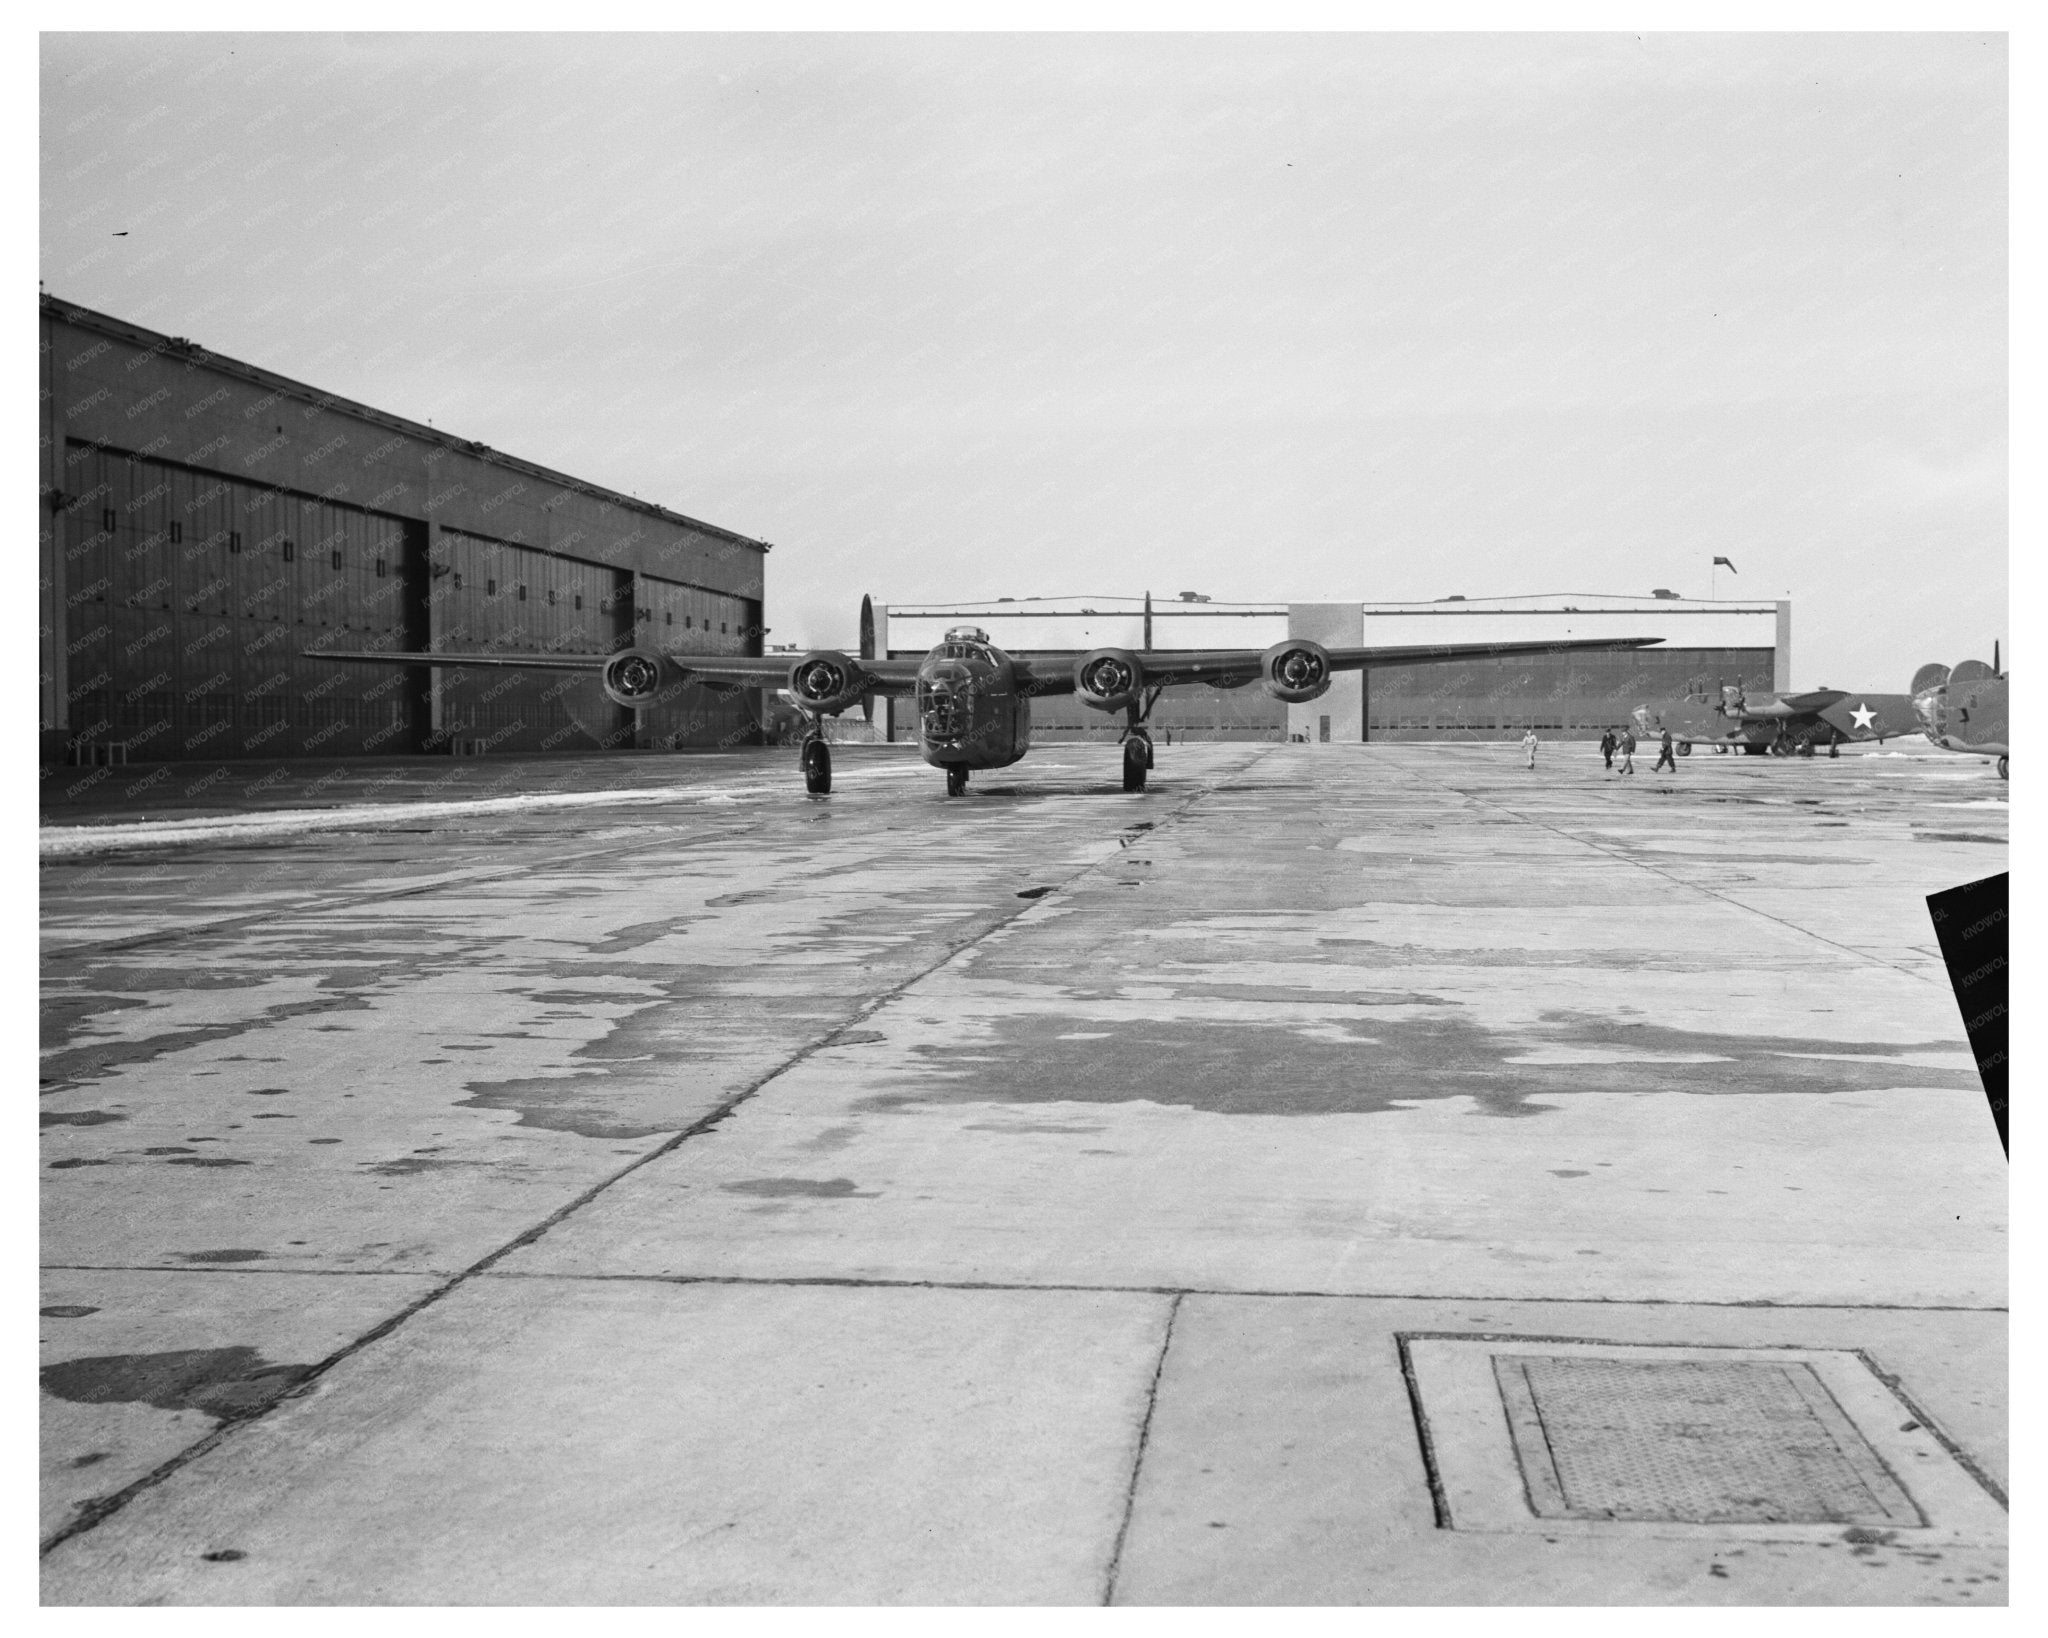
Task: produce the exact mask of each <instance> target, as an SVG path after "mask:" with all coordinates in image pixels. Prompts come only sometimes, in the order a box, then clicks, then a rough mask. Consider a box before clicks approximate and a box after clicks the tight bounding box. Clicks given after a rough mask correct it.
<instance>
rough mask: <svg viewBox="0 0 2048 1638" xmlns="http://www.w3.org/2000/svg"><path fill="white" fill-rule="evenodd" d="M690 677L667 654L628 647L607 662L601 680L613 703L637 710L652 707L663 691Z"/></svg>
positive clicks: (600, 674) (601, 673) (600, 675)
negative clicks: (647, 706)
mask: <svg viewBox="0 0 2048 1638" xmlns="http://www.w3.org/2000/svg"><path fill="white" fill-rule="evenodd" d="M688 675H689V673H688V672H686V671H684V670H683V668H682V667H681V666H679V665H677V664H676V663H675V661H673V660H671V659H670V658H669V657H668V656H667V655H665V654H656V653H655V652H653V651H652V650H651V649H645V648H628V649H623V650H621V651H620V652H619V653H617V654H614V655H613V656H612V657H611V658H610V659H609V660H607V661H605V664H604V670H603V671H602V672H600V673H599V680H600V681H601V682H602V683H603V684H604V691H605V694H606V696H607V697H608V698H609V699H610V700H611V702H612V704H614V705H624V706H628V707H630V708H633V709H638V708H639V707H641V706H646V705H653V704H654V703H655V702H656V701H657V700H658V699H659V698H660V697H661V694H662V691H663V690H664V689H667V688H672V687H674V686H676V685H677V684H679V683H681V682H683V681H684V680H685V679H686V678H687V677H688Z"/></svg>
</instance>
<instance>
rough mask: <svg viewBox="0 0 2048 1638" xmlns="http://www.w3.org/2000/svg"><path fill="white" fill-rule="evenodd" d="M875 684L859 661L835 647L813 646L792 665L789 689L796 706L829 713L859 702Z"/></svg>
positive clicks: (842, 709)
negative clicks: (849, 657) (851, 658)
mask: <svg viewBox="0 0 2048 1638" xmlns="http://www.w3.org/2000/svg"><path fill="white" fill-rule="evenodd" d="M873 686H874V684H873V683H872V681H871V680H870V679H869V677H868V674H867V673H866V672H865V671H863V670H862V669H861V667H860V662H859V661H858V660H850V659H848V658H847V657H846V656H845V655H844V654H841V653H840V652H839V650H837V649H836V648H814V649H812V650H811V651H810V653H808V654H806V655H804V656H803V657H802V658H801V659H799V660H797V661H796V662H795V663H794V664H792V665H791V666H790V668H789V691H790V693H791V694H792V695H794V696H795V698H796V703H797V705H798V706H799V707H801V708H802V709H803V710H806V711H818V712H823V713H824V714H825V715H826V716H833V715H836V714H837V713H839V712H841V711H844V710H845V709H846V708H847V707H848V706H851V705H858V704H860V701H861V696H862V695H863V694H865V693H867V691H868V690H869V689H870V688H871V687H873Z"/></svg>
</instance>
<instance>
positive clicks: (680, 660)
mask: <svg viewBox="0 0 2048 1638" xmlns="http://www.w3.org/2000/svg"><path fill="white" fill-rule="evenodd" d="M1663 640H1664V639H1663V638H1661V637H1567V638H1558V639H1553V640H1551V641H1547V642H1531V643H1410V644H1401V645H1383V646H1380V647H1377V648H1333V649H1329V650H1328V651H1327V652H1328V654H1329V656H1330V669H1331V670H1332V671H1367V670H1376V669H1378V668H1379V667H1382V666H1407V665H1433V664H1436V663H1438V662H1440V661H1444V660H1489V659H1496V660H1497V659H1512V658H1514V657H1516V656H1518V655H1524V654H1529V655H1535V654H1574V653H1602V652H1608V653H1611V652H1614V651H1616V650H1621V649H1639V648H1649V647H1652V646H1654V645H1655V644H1657V643H1661V642H1662V641H1663ZM1134 652H1135V654H1136V656H1137V659H1138V663H1139V664H1140V665H1141V666H1142V667H1143V668H1144V673H1145V683H1146V686H1148V687H1165V688H1179V687H1186V686H1189V685H1192V684H1195V683H1208V684H1209V685H1211V686H1212V687H1216V688H1238V687H1241V686H1243V685H1244V684H1246V683H1251V682H1257V681H1258V680H1259V677H1260V675H1261V672H1262V671H1263V668H1264V663H1265V656H1266V652H1267V651H1266V650H1264V649H1257V648H1216V649H1139V650H1135V651H1134ZM1081 653H1082V651H1081V650H1079V649H1076V650H1074V651H1072V652H1071V653H1045V652H1040V653H1037V654H1032V655H1018V656H1015V663H1016V666H1017V675H1018V679H1019V680H1020V681H1021V682H1023V683H1024V684H1025V685H1026V687H1028V688H1029V690H1030V691H1031V692H1032V693H1033V694H1044V695H1050V694H1071V693H1073V692H1074V662H1075V661H1076V660H1077V659H1079V658H1080V656H1081ZM307 657H308V658H310V659H316V660H344V661H350V662H355V663H360V664H368V665H445V666H484V667H490V668H493V669H520V668H525V669H532V670H541V671H602V670H603V669H604V668H605V666H606V665H607V664H608V663H610V662H611V661H612V660H614V659H616V658H617V657H618V656H617V655H616V654H565V653H555V654H468V653H450V652H447V651H434V652H429V653H424V654H422V653H416V652H405V651H395V650H390V649H384V650H360V649H358V650H341V649H326V650H319V649H309V650H307ZM662 658H663V659H665V660H667V661H669V662H670V663H671V664H673V665H675V666H676V667H678V668H679V669H680V670H683V671H686V672H688V673H689V675H690V679H691V680H692V681H694V682H708V683H724V684H726V685H728V686H737V687H742V688H782V687H786V686H787V685H788V683H789V672H790V664H791V661H792V660H794V659H796V658H798V656H795V655H781V654H670V653H664V654H663V656H662ZM920 663H921V662H920V661H919V660H917V659H893V660H861V661H859V662H858V664H859V665H860V668H861V669H862V670H863V671H864V672H866V673H867V674H868V675H869V676H870V677H872V678H873V679H874V687H873V689H872V690H871V692H873V693H877V694H910V693H913V692H915V690H916V687H917V668H918V666H919V664H920Z"/></svg>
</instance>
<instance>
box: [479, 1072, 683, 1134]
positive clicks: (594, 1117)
mask: <svg viewBox="0 0 2048 1638" xmlns="http://www.w3.org/2000/svg"><path fill="white" fill-rule="evenodd" d="M636 1067H637V1066H636ZM605 1080H606V1077H605V1076H604V1075H575V1076H546V1075H538V1076H534V1077H531V1078H529V1079H523V1080H516V1081H486V1082H481V1083H476V1082H473V1083H471V1085H470V1088H469V1091H470V1096H469V1097H466V1098H464V1099H462V1100H461V1101H460V1103H459V1104H458V1105H457V1107H458V1108H462V1109H505V1110H510V1111H511V1112H512V1113H514V1114H516V1115H518V1117H519V1124H520V1125H521V1126H537V1127H540V1128H541V1129H542V1130H543V1131H549V1132H573V1133H575V1134H576V1135H577V1136H578V1137H587V1138H643V1137H656V1136H659V1135H661V1134H663V1133H666V1132H673V1131H675V1130H676V1124H675V1123H674V1122H673V1121H670V1122H667V1123H663V1122H660V1121H648V1120H634V1119H632V1118H631V1117H629V1116H627V1115H625V1114H622V1113H620V1112H619V1111H618V1110H616V1109H614V1108H610V1107H607V1099H608V1094H609V1093H610V1088H609V1087H607V1086H606V1084H605Z"/></svg>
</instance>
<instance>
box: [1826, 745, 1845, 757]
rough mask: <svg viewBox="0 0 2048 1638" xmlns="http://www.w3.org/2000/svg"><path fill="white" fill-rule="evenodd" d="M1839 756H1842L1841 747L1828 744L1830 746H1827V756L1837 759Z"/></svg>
mask: <svg viewBox="0 0 2048 1638" xmlns="http://www.w3.org/2000/svg"><path fill="white" fill-rule="evenodd" d="M1841 754H1842V747H1841V746H1839V745H1835V744H1832V743H1831V744H1830V745H1829V746H1828V755H1829V756H1832V757H1839V756H1840V755H1841Z"/></svg>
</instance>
